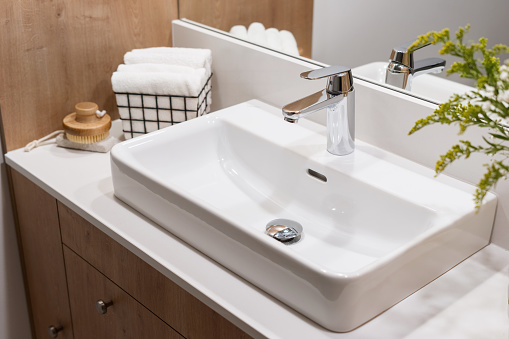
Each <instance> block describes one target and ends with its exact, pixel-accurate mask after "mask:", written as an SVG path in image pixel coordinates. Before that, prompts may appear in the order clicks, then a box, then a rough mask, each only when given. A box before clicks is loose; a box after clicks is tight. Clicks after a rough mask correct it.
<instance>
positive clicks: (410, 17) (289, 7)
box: [179, 0, 509, 103]
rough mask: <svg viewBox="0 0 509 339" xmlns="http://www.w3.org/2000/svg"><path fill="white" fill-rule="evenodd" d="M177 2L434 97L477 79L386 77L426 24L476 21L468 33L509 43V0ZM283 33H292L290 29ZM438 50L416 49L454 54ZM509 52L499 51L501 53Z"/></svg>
mask: <svg viewBox="0 0 509 339" xmlns="http://www.w3.org/2000/svg"><path fill="white" fill-rule="evenodd" d="M179 6H180V7H179V8H180V13H179V16H180V18H187V19H190V20H193V21H196V22H199V23H202V24H204V25H207V26H211V27H214V28H217V29H220V30H223V31H225V32H230V31H231V32H232V33H233V34H234V35H235V36H237V37H244V39H246V40H248V41H251V42H254V43H256V44H258V45H264V46H267V47H269V48H271V49H274V50H278V48H276V47H275V46H276V45H274V43H275V42H276V43H279V44H281V40H282V38H281V32H285V33H283V36H284V34H287V33H286V32H289V33H291V34H292V36H293V37H294V39H295V44H296V45H297V50H298V54H299V55H300V56H303V57H306V58H311V59H313V60H316V61H319V62H322V63H325V64H329V65H347V66H349V67H351V68H352V71H353V74H354V76H356V77H359V78H362V79H364V80H368V81H371V82H374V83H377V84H380V85H383V86H387V87H389V88H391V89H395V90H399V91H403V92H405V93H408V94H412V95H415V96H419V97H422V98H424V99H427V100H429V101H433V102H437V103H440V102H443V101H445V100H446V99H447V98H448V97H449V96H450V95H451V94H452V93H464V92H465V91H468V90H470V86H472V85H473V82H471V81H469V80H468V79H462V78H459V77H456V76H449V77H446V72H445V71H443V72H441V73H439V74H433V75H430V74H423V75H422V76H418V77H414V79H413V80H412V81H411V88H410V91H408V90H405V89H402V88H401V87H405V86H404V85H401V84H399V85H398V84H397V82H396V83H394V82H392V83H391V82H389V84H387V83H386V77H387V67H388V66H389V59H390V58H391V54H392V52H393V50H394V49H396V48H397V47H398V46H402V45H403V44H405V43H407V42H408V41H412V40H413V39H415V38H416V37H417V36H419V35H422V34H425V33H427V32H428V31H432V30H441V29H443V28H446V27H449V28H450V30H451V32H455V31H456V29H457V28H458V27H460V26H465V25H466V24H471V26H472V28H471V32H470V33H469V35H468V39H469V40H470V39H471V40H473V41H477V40H478V39H479V38H480V37H486V38H487V39H488V45H489V46H492V45H494V44H498V43H502V44H506V45H509V35H507V32H508V31H509V21H508V20H506V15H507V13H509V2H508V1H507V0H490V1H483V2H481V1H477V0H449V1H442V0H428V1H419V2H417V1H414V2H408V1H405V0H388V1H379V0H362V1H346V0H314V1H313V0H278V1H273V0H260V1H248V0H216V1H207V2H203V1H199V0H180V1H179ZM253 23H255V24H254V25H253ZM243 27H244V28H243ZM250 28H251V30H250ZM264 30H265V35H264V34H263V31H264ZM276 32H278V33H279V35H280V36H279V38H278V37H275V36H276ZM278 39H279V41H277V40H278ZM253 40H254V41H253ZM285 40H286V41H288V40H291V38H290V39H289V38H288V35H287V36H286V39H285ZM279 46H280V48H281V45H279ZM279 50H280V51H282V52H284V53H286V54H293V55H295V54H296V52H295V51H292V52H289V51H288V50H284V49H282V48H281V49H279ZM438 50H439V46H427V47H425V48H422V49H420V50H418V51H416V52H415V53H414V55H413V57H414V60H415V61H417V62H420V61H422V60H429V58H442V59H444V60H445V61H446V66H445V69H448V68H449V67H450V65H452V63H453V62H454V61H456V60H455V58H454V57H450V56H446V57H443V56H441V55H439V53H438ZM507 57H509V56H507V55H506V56H502V58H501V59H502V61H503V60H504V59H505V58H507ZM435 71H438V68H437V69H435ZM424 73H428V72H424ZM398 81H402V80H401V79H400V80H398ZM391 84H392V85H391ZM394 85H396V86H394ZM407 89H408V88H407Z"/></svg>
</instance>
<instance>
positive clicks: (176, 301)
mask: <svg viewBox="0 0 509 339" xmlns="http://www.w3.org/2000/svg"><path fill="white" fill-rule="evenodd" d="M58 211H59V216H60V225H61V229H62V240H63V242H64V244H65V245H67V246H68V247H69V248H71V249H72V250H73V251H74V252H76V253H78V254H79V255H80V256H81V257H82V258H84V259H85V260H86V261H87V262H89V263H90V264H91V265H92V266H94V267H95V268H96V269H98V270H99V271H100V272H102V273H103V274H104V275H106V276H107V277H108V278H109V279H110V280H112V281H114V282H115V283H116V284H117V285H118V286H119V287H121V288H122V289H123V290H125V291H126V292H127V293H129V294H130V295H131V296H132V297H134V298H135V299H136V300H138V301H139V302H140V303H142V304H143V305H144V306H145V307H147V308H148V309H150V310H151V311H152V312H154V314H156V315H157V316H158V317H160V318H161V319H162V320H164V321H165V322H166V323H167V324H169V325H170V326H172V327H173V328H174V329H175V330H177V331H178V332H179V333H180V334H182V335H183V336H185V337H186V338H232V339H234V338H235V339H236V338H249V336H248V335H247V334H246V333H244V332H243V331H241V330H240V329H239V328H237V327H236V326H235V325H233V324H232V323H231V322H229V321H228V320H226V319H225V318H223V317H222V316H221V315H219V314H218V313H216V312H215V311H213V310H212V309H210V308H209V307H207V306H206V305H205V304H203V303H202V302H201V301H199V300H198V299H196V298H195V297H194V296H192V295H191V294H189V293H188V292H186V291H185V290H184V289H182V288H181V287H179V286H178V285H177V284H175V283H174V282H172V281H171V280H169V279H168V278H167V277H165V276H164V275H163V274H161V273H160V272H159V271H157V270H155V269H154V268H153V267H151V266H150V265H148V264H147V263H145V262H144V261H143V260H141V259H140V258H138V257H137V256H136V255H134V254H133V253H131V252H130V251H129V250H127V249H126V248H125V247H123V246H121V245H120V244H119V243H117V242H116V241H114V240H113V239H111V238H110V237H108V236H107V235H106V234H104V233H103V232H101V231H100V230H99V229H97V228H96V227H95V226H93V225H92V224H90V223H89V222H87V221H86V220H85V219H83V218H82V217H81V216H79V215H78V214H76V213H75V212H74V211H72V210H71V209H69V208H68V207H66V206H65V205H63V204H62V203H60V202H59V203H58ZM73 314H74V312H73Z"/></svg>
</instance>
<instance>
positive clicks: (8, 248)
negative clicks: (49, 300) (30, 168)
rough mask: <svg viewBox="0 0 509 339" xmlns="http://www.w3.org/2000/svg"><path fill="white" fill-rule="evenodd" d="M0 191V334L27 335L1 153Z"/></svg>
mask: <svg viewBox="0 0 509 339" xmlns="http://www.w3.org/2000/svg"><path fill="white" fill-rule="evenodd" d="M0 152H1V154H3V151H2V149H1V146H0ZM0 194H1V195H0V277H1V278H0V338H9V339H28V338H31V333H30V323H29V320H28V310H27V304H26V298H25V291H24V286H23V277H22V273H21V264H20V260H19V254H18V243H17V240H16V230H15V228H14V220H13V216H12V208H11V199H10V196H9V185H8V183H7V175H6V170H5V163H4V158H3V156H0Z"/></svg>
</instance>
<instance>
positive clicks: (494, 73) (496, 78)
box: [408, 25, 509, 208]
mask: <svg viewBox="0 0 509 339" xmlns="http://www.w3.org/2000/svg"><path fill="white" fill-rule="evenodd" d="M469 31H470V25H467V26H466V27H460V28H459V29H458V31H457V32H456V35H455V39H454V40H451V39H450V33H449V29H447V28H446V29H444V30H442V31H439V32H435V31H433V32H429V33H427V34H425V35H422V36H419V37H418V38H417V40H416V41H415V42H414V43H413V44H412V45H411V46H410V47H409V48H408V51H413V50H416V49H419V48H420V47H423V46H426V45H428V44H442V48H441V49H440V51H439V53H440V54H448V55H452V56H455V57H458V58H460V59H462V61H456V62H454V63H453V64H452V66H451V68H450V69H449V70H447V74H448V75H449V74H458V75H459V76H460V77H463V78H469V79H473V80H475V81H476V90H473V91H471V92H470V93H466V94H461V95H459V94H455V95H453V96H452V97H451V98H450V99H449V100H448V101H447V102H445V103H443V104H441V105H439V107H438V108H437V109H436V110H435V111H434V112H433V114H431V115H430V116H428V117H426V118H424V119H420V120H418V121H417V122H416V123H415V125H414V127H413V128H412V129H411V130H410V132H409V134H413V133H415V132H417V131H419V130H421V129H422V128H424V127H426V126H428V125H433V124H447V125H451V124H457V125H458V126H459V134H462V133H463V132H465V131H466V130H467V128H469V127H471V126H478V127H481V128H488V129H489V133H488V135H489V139H490V140H488V139H487V138H483V140H484V142H485V145H482V146H481V145H473V144H472V143H471V142H470V141H468V140H461V141H460V144H457V145H454V146H452V147H451V149H450V150H449V151H448V152H447V153H446V154H444V155H441V156H440V160H438V161H437V163H436V165H435V171H436V173H437V175H438V174H439V173H441V172H443V171H444V170H445V169H446V168H447V166H448V165H450V164H451V163H453V162H454V161H456V160H458V159H468V158H469V157H470V155H471V154H472V153H483V154H486V155H490V156H494V155H497V157H496V158H491V162H490V163H489V164H485V165H484V166H485V167H486V168H487V171H486V173H485V175H484V176H483V178H481V180H480V181H479V183H478V184H477V190H476V192H475V194H474V202H475V204H476V207H477V208H480V207H481V204H482V201H483V199H484V197H485V196H486V194H487V192H488V191H489V190H490V189H492V188H494V187H495V185H496V183H497V182H498V180H500V179H501V178H506V177H507V175H508V174H509V166H507V165H506V163H507V162H508V159H509V147H508V146H507V145H506V143H507V142H508V141H509V67H508V66H506V65H503V66H501V65H500V59H499V58H498V57H497V55H500V54H502V53H509V47H508V46H505V45H502V44H498V45H495V46H493V47H492V48H491V49H490V48H488V47H487V42H488V40H487V39H485V38H481V39H479V42H478V43H473V42H469V43H465V42H464V41H463V40H464V37H465V34H467V33H468V32H469Z"/></svg>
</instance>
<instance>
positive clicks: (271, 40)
mask: <svg viewBox="0 0 509 339" xmlns="http://www.w3.org/2000/svg"><path fill="white" fill-rule="evenodd" d="M265 36H266V37H267V47H268V48H271V49H273V50H276V51H282V49H283V47H282V45H281V36H280V34H279V30H278V29H277V28H267V30H266V31H265Z"/></svg>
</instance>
